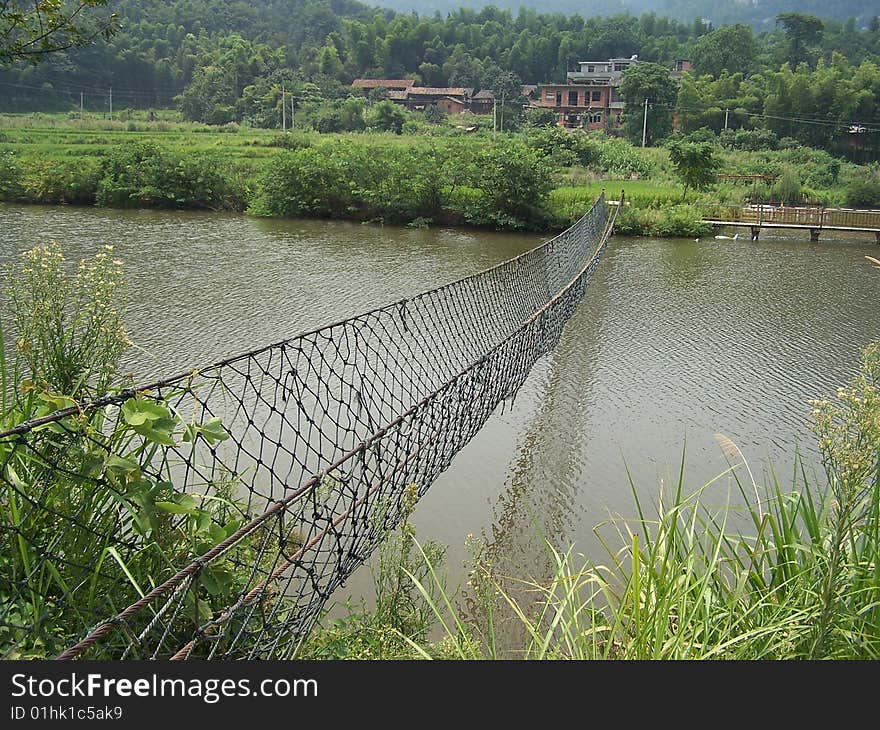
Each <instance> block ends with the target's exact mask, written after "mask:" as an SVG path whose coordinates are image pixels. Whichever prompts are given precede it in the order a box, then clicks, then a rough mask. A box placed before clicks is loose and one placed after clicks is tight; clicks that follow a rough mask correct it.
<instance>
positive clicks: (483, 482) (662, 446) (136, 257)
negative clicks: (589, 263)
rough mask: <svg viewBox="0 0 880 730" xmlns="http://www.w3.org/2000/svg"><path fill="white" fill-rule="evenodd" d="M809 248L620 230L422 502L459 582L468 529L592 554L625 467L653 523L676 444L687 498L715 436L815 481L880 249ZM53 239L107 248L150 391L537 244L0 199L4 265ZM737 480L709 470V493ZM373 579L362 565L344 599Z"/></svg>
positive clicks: (537, 557) (864, 319)
mask: <svg viewBox="0 0 880 730" xmlns="http://www.w3.org/2000/svg"><path fill="white" fill-rule="evenodd" d="M807 238H808V237H807V234H806V233H796V234H789V235H787V236H780V235H778V234H773V233H770V232H765V234H764V235H762V238H761V240H760V241H758V242H750V241H742V240H739V241H732V240H715V239H713V238H712V237H709V238H707V239H704V240H699V241H693V240H682V239H662V240H661V239H656V240H655V239H639V238H624V237H615V238H613V239H612V241H611V244H610V245H609V248H608V251H607V254H606V256H605V257H604V259H603V260H602V262H601V264H600V265H599V267H598V269H597V271H596V273H595V276H594V279H593V281H592V283H591V285H590V287H589V290H588V292H587V295H586V297H585V299H584V301H583V302H582V303H581V305H580V306H579V308H578V310H577V311H576V312H575V314H574V316H573V317H572V319H571V320H570V321H569V323H568V325H567V326H566V328H565V331H564V333H563V336H562V339H561V341H560V343H559V345H558V347H557V348H556V349H555V350H554V351H553V352H552V353H551V354H550V355H549V356H548V357H546V358H544V359H543V360H542V361H541V362H539V363H538V365H537V366H536V367H535V369H534V370H533V372H532V374H531V375H530V377H529V378H528V380H527V381H526V384H525V386H524V387H523V389H522V391H521V392H520V394H519V396H518V397H517V399H516V401H515V403H514V405H513V407H512V408H507V409H505V410H504V412H503V413H502V412H499V413H496V414H495V415H494V416H493V417H492V418H491V419H490V421H489V423H488V424H487V425H486V427H485V428H484V429H483V430H482V431H481V432H480V433H479V434H478V435H477V437H476V438H475V439H474V440H473V441H472V442H471V443H470V444H469V445H468V446H467V447H466V448H465V449H464V450H463V451H462V452H461V453H460V454H459V455H458V456H457V457H456V459H455V461H454V463H453V465H452V467H451V468H450V469H449V470H448V471H447V472H446V473H444V474H443V475H442V476H441V478H440V479H439V480H438V481H437V482H436V483H435V484H434V486H433V487H432V488H431V489H430V491H429V492H428V494H427V495H426V496H425V497H424V498H423V499H422V501H421V503H420V504H419V506H418V508H417V510H416V514H415V516H414V522H415V524H416V526H417V528H418V534H419V536H420V538H421V539H434V540H439V541H440V542H442V543H444V544H446V545H448V546H449V552H448V559H447V570H448V572H449V577H450V582H451V584H452V585H453V586H454V585H457V584H458V583H459V582H460V581H461V580H462V579H463V578H462V576H463V573H462V565H463V562H464V561H465V559H466V557H467V551H466V550H465V547H464V542H465V536H466V535H468V534H473V535H475V536H477V537H483V538H484V540H485V541H486V542H487V543H488V545H489V549H490V551H491V553H492V554H493V555H494V556H495V557H496V559H497V560H498V561H499V562H501V563H503V564H506V565H509V566H510V569H511V570H513V571H515V572H516V573H517V574H518V575H521V576H530V577H538V578H540V577H541V576H542V573H545V572H546V569H547V568H546V555H545V552H544V550H543V547H542V544H541V539H542V538H541V537H539V536H543V537H546V538H549V539H550V540H551V541H552V542H554V543H555V544H557V545H560V546H567V545H568V544H574V546H575V549H576V550H577V551H581V552H584V553H585V554H586V555H588V556H589V557H591V558H593V559H596V560H601V559H603V556H604V553H603V550H602V547H601V545H600V542H599V541H598V540H597V538H596V536H595V534H594V527H595V526H596V525H597V524H598V523H600V522H603V521H605V520H607V519H608V518H609V517H612V516H623V517H633V516H634V515H635V506H634V501H633V497H632V491H631V487H630V477H631V478H632V482H633V484H634V485H635V489H636V490H637V492H638V493H639V495H640V498H641V499H642V500H643V501H644V505H643V506H645V507H647V508H648V511H649V512H650V505H651V504H652V502H653V501H656V498H657V495H658V493H659V490H660V488H661V484H662V485H663V488H664V489H665V490H666V492H667V493H668V492H669V491H671V490H672V489H673V488H674V485H675V484H676V482H677V479H678V473H679V467H680V465H681V460H682V455H683V454H684V467H685V472H684V473H685V483H686V485H687V487H688V488H689V489H690V490H693V489H696V488H697V487H699V486H700V485H701V484H703V483H704V482H706V481H708V480H710V479H711V478H712V477H714V476H715V475H717V474H719V473H721V472H722V471H724V470H725V469H727V468H728V462H727V459H726V457H725V455H724V453H723V452H722V450H721V449H720V447H719V445H718V442H717V440H716V438H715V434H719V433H720V434H724V435H725V436H727V437H728V438H730V439H732V440H733V442H734V443H735V444H736V445H737V446H738V447H739V449H740V450H741V451H742V453H743V455H744V456H745V458H746V459H747V460H748V463H749V465H750V467H751V470H752V472H753V473H754V474H755V477H756V479H757V480H758V481H759V482H760V481H766V480H768V479H769V478H770V468H771V465H772V467H773V469H774V470H775V472H776V474H777V476H778V478H779V479H780V481H781V482H782V483H783V484H790V483H791V481H792V478H793V453H794V450H795V448H796V447H798V448H799V449H800V451H801V453H802V454H803V456H804V458H805V460H806V462H807V464H808V467H809V468H811V469H818V468H819V462H818V455H817V453H816V450H815V448H814V445H813V442H814V439H813V437H812V435H811V433H810V431H809V405H808V401H809V400H810V399H811V398H815V397H818V396H821V395H831V394H833V393H834V391H835V390H836V388H837V387H838V386H839V385H841V384H843V383H845V382H846V380H847V379H848V378H849V377H851V376H852V375H853V374H854V373H855V372H856V370H857V366H858V352H859V348H860V347H862V346H864V345H865V344H867V343H868V342H870V341H872V340H876V339H880V317H878V305H877V303H878V293H880V274H878V272H876V271H873V270H872V269H871V268H870V267H869V266H868V265H867V263H866V261H865V259H864V256H865V255H866V254H867V255H875V256H876V255H878V247H877V246H876V245H875V244H874V242H873V239H871V240H868V238H867V237H863V238H859V237H855V238H852V237H850V238H846V237H843V236H840V235H833V234H829V235H826V236H825V237H824V238H823V240H822V241H821V242H819V243H809V241H808V240H807ZM51 240H57V241H59V242H60V243H62V244H63V246H64V249H65V253H66V255H67V257H68V258H69V259H70V260H71V261H75V260H77V259H79V258H80V257H82V256H86V255H90V254H91V253H93V252H94V251H96V250H97V249H98V247H99V246H101V245H103V244H107V243H109V244H112V245H113V246H114V247H115V255H116V256H117V257H118V258H120V259H122V260H123V261H124V263H125V270H126V277H127V281H128V297H129V310H128V315H127V319H126V322H127V325H128V329H129V332H130V336H131V338H132V340H133V341H134V342H135V343H136V348H134V349H132V350H131V351H130V352H129V353H128V354H127V356H126V359H125V361H124V369H125V370H126V371H127V372H132V373H133V374H134V375H135V376H136V378H137V379H138V380H141V381H145V380H147V379H150V378H152V377H155V376H159V375H170V374H174V373H177V372H179V371H182V370H189V369H192V368H194V367H200V366H203V365H205V364H208V363H210V362H212V361H215V360H218V359H220V358H223V357H225V356H227V355H231V354H235V353H238V352H242V351H245V350H248V349H251V348H253V347H255V346H257V345H259V344H265V343H269V342H275V341H278V340H281V339H284V338H287V337H290V336H293V335H295V334H297V333H298V332H301V331H303V330H306V329H309V328H312V327H315V326H317V325H321V324H324V323H327V322H330V321H332V320H336V319H339V318H342V317H345V316H347V315H350V314H354V313H357V312H359V311H361V310H365V309H367V308H369V307H372V306H374V305H377V304H382V303H386V302H389V301H392V300H395V299H397V298H400V297H403V296H409V295H412V294H414V293H416V292H418V291H422V290H424V289H427V288H430V287H433V286H435V285H438V284H441V283H444V282H447V281H450V280H453V279H456V278H459V277H461V276H465V275H468V274H471V273H474V272H476V271H479V270H481V269H483V268H486V267H488V266H491V265H493V264H495V263H498V262H500V261H502V260H504V259H506V258H509V257H511V256H514V255H516V254H518V253H520V252H521V251H524V250H526V249H528V248H530V247H532V246H534V245H536V244H537V243H539V242H540V241H541V240H542V237H541V236H536V235H520V234H496V233H487V232H475V231H470V230H436V229H429V230H421V229H408V228H396V227H379V226H372V225H359V224H354V223H346V222H336V221H267V220H259V219H253V218H248V217H245V216H239V215H225V214H216V213H169V212H158V211H111V210H102V209H81V208H69V207H25V206H14V205H0V263H2V262H8V261H10V260H11V259H13V258H14V257H15V256H16V255H17V254H18V253H19V252H20V251H22V250H24V249H26V248H28V247H30V246H33V245H34V244H37V243H40V242H48V241H51ZM4 315H5V313H4ZM740 473H742V475H743V477H744V478H745V477H747V474H746V473H745V472H744V471H743V470H742V468H740ZM730 489H735V486H734V485H733V484H732V481H731V480H730V479H729V478H725V479H721V480H719V481H717V482H716V483H715V484H713V486H712V487H711V488H710V490H709V491H707V493H706V501H707V502H708V503H710V504H712V503H716V504H718V505H721V504H723V503H725V502H726V500H727V495H728V490H730ZM603 534H604V535H605V536H606V537H608V536H609V533H608V532H607V530H606V531H605V532H604V533H603ZM611 539H612V542H613V536H612V537H611ZM368 583H369V579H368V576H365V575H364V571H360V573H359V574H358V575H356V576H355V577H354V578H353V580H352V581H351V583H350V590H352V591H353V592H354V593H355V594H357V593H364V592H367V589H366V587H365V586H367V585H368Z"/></svg>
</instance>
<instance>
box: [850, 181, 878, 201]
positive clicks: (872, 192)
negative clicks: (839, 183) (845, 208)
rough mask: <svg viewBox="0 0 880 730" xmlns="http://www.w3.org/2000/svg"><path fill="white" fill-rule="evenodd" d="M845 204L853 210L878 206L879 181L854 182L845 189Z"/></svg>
mask: <svg viewBox="0 0 880 730" xmlns="http://www.w3.org/2000/svg"><path fill="white" fill-rule="evenodd" d="M845 195H846V204H847V205H849V206H852V207H855V208H876V207H878V206H880V180H876V179H872V180H854V181H853V182H851V183H850V184H849V185H848V186H847V187H846V192H845Z"/></svg>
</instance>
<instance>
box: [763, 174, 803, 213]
mask: <svg viewBox="0 0 880 730" xmlns="http://www.w3.org/2000/svg"><path fill="white" fill-rule="evenodd" d="M770 194H771V195H772V196H773V197H774V198H776V199H777V200H781V201H782V202H783V203H785V204H786V205H798V204H799V203H802V202H803V194H802V192H801V180H800V177H799V176H798V174H797V172H796V171H795V170H794V168H792V167H791V166H785V167H784V168H783V169H782V174H781V175H780V176H779V179H778V180H777V181H776V183H775V184H774V185H773V189H772V191H771V193H770Z"/></svg>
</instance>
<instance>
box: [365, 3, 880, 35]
mask: <svg viewBox="0 0 880 730" xmlns="http://www.w3.org/2000/svg"><path fill="white" fill-rule="evenodd" d="M378 4H380V5H382V6H383V7H388V8H392V9H393V10H397V11H402V12H409V11H413V10H414V11H417V12H419V13H420V14H423V15H424V14H427V15H430V14H433V13H434V12H440V13H442V14H446V13H448V12H452V11H453V10H455V9H456V8H458V7H460V6H464V7H468V8H475V9H479V8H483V7H486V6H488V5H494V6H496V7H498V8H502V9H509V10H513V11H514V13H515V12H516V11H517V10H518V9H519V8H520V6H525V7H529V8H538V9H540V10H541V11H542V12H545V13H565V14H567V15H570V14H574V13H578V14H580V15H582V16H583V17H585V18H589V17H592V16H594V15H613V14H614V13H631V14H633V15H641V14H642V13H655V14H656V15H660V16H664V17H667V18H673V19H675V20H681V21H685V22H688V21H691V20H693V19H694V18H703V19H705V20H708V21H710V22H711V23H712V24H713V25H715V26H718V25H726V24H730V23H746V24H748V25H751V26H752V27H753V28H755V29H756V30H769V29H770V28H772V27H773V26H774V24H775V22H776V16H777V15H778V14H779V13H784V12H798V13H809V14H811V15H817V16H818V17H820V18H825V19H829V20H839V21H846V20H848V19H849V18H854V19H855V20H856V26H857V27H864V26H867V25H868V24H869V23H870V22H871V19H872V18H873V17H874V16H875V15H880V2H878V0H831V1H830V2H829V0H380V2H379V3H378Z"/></svg>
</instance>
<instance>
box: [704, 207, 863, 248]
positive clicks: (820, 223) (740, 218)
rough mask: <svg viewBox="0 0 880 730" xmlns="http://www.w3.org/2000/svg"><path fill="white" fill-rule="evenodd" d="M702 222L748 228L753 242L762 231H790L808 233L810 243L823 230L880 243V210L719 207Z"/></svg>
mask: <svg viewBox="0 0 880 730" xmlns="http://www.w3.org/2000/svg"><path fill="white" fill-rule="evenodd" d="M703 222H704V223H711V224H712V225H714V226H733V227H740V228H748V229H749V232H750V234H751V239H752V240H753V241H756V240H758V236H759V234H760V231H761V229H762V228H788V229H795V230H808V231H809V232H810V240H811V241H818V240H819V234H820V233H821V232H822V231H846V232H851V233H873V234H874V236H875V237H876V240H877V243H880V210H855V209H848V208H820V207H789V206H775V205H763V204H761V205H749V206H728V205H716V206H711V207H709V208H707V209H706V210H705V212H704V215H703Z"/></svg>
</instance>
